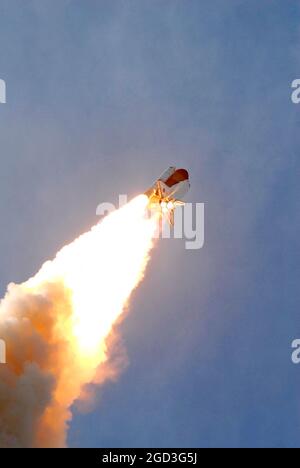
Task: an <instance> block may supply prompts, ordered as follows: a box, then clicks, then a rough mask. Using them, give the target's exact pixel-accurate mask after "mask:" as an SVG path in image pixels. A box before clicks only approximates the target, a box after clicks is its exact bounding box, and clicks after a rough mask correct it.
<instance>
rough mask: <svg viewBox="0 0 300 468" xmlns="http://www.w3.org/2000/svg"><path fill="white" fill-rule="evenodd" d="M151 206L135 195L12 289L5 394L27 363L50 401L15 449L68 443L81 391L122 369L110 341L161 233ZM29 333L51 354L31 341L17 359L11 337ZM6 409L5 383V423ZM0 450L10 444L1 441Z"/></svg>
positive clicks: (6, 304) (6, 315)
mask: <svg viewBox="0 0 300 468" xmlns="http://www.w3.org/2000/svg"><path fill="white" fill-rule="evenodd" d="M147 205H148V198H147V197H146V196H145V195H140V196H138V197H136V198H135V199H134V200H132V201H131V202H130V203H128V204H127V205H126V206H124V207H122V208H121V209H119V210H116V211H114V212H113V213H111V214H110V215H108V216H107V217H106V218H104V220H103V221H102V222H101V223H99V224H98V225H96V226H95V227H93V228H92V229H91V231H90V232H88V233H86V234H84V235H82V236H81V237H79V238H78V239H77V240H75V241H74V242H73V243H72V244H70V245H68V246H66V247H64V248H63V249H62V250H61V251H60V252H59V253H58V254H57V256H56V258H55V259H54V260H53V261H50V262H47V263H45V264H44V265H43V267H42V268H41V270H40V271H39V273H38V274H37V275H36V276H35V277H33V278H31V279H30V280H28V281H27V282H26V283H24V284H22V285H20V286H16V285H12V286H10V288H9V292H8V294H7V296H6V297H5V299H4V300H3V301H2V303H1V305H0V326H1V330H3V332H2V333H5V332H6V339H7V342H8V348H9V350H8V358H7V360H8V367H9V370H10V372H11V374H12V375H11V376H10V378H8V377H7V375H6V374H5V375H4V371H2V372H3V379H4V382H5V383H6V387H7V390H9V391H12V388H13V387H14V386H16V385H17V384H18V380H19V379H20V378H22V376H23V379H24V374H26V373H27V371H28V367H27V366H28V363H29V362H30V363H31V364H32V363H34V364H35V365H36V367H37V370H36V372H42V373H43V378H44V380H45V379H46V378H48V379H50V380H51V385H50V384H49V385H50V387H51V391H50V393H49V394H47V398H46V397H45V400H46V401H45V402H44V403H43V402H41V401H40V402H38V405H40V407H39V409H38V410H37V409H36V408H34V409H33V410H32V411H35V414H36V417H32V423H31V424H32V427H33V432H34V437H33V438H32V440H29V441H27V439H26V437H25V435H22V434H21V435H20V434H19V432H20V429H16V431H17V435H15V439H18V440H19V442H14V443H12V445H16V446H18V445H19V446H22V445H28V446H32V445H34V446H42V447H45V446H65V445H66V432H67V423H68V421H69V420H70V419H71V412H70V407H71V405H72V404H73V403H74V401H75V400H76V399H78V398H80V396H81V395H82V391H83V388H84V386H85V385H86V384H88V383H91V382H95V381H96V380H101V381H103V380H105V378H106V377H114V374H115V372H116V371H117V369H115V368H113V367H110V366H109V365H107V363H108V358H109V349H108V338H109V337H110V336H111V334H112V330H113V326H114V324H115V323H116V322H117V321H118V319H119V318H120V316H121V315H122V312H123V311H124V309H125V307H126V305H127V302H128V300H129V297H130V294H131V292H132V291H133V289H134V288H135V287H136V286H137V285H138V284H139V282H140V281H141V280H142V278H143V275H144V271H145V268H146V265H147V262H148V259H149V253H150V250H151V248H152V245H153V239H154V234H155V230H156V228H157V218H156V217H151V218H147V217H146V216H145V214H146V208H147ZM25 323H26V327H25ZM24 327H25V328H24ZM28 328H29V329H30V332H28V331H27V329H28ZM25 329H26V333H27V334H28V333H31V336H34V337H36V336H38V340H39V346H40V342H41V343H42V344H43V346H44V348H45V350H46V351H45V350H44V352H43V353H40V354H38V353H37V352H36V349H35V346H34V345H33V344H32V341H30V340H29V339H27V347H26V356H25V357H22V358H20V355H19V353H17V352H16V351H15V348H14V340H15V339H16V336H18V337H19V339H21V340H22V339H23V340H25V338H24V336H25V331H24V330H25ZM26 336H27V335H26ZM4 338H5V336H4ZM32 340H33V338H32ZM29 348H30V349H29ZM44 348H43V349H44ZM99 366H100V375H99ZM97 369H98V371H97ZM101 369H102V374H101ZM6 372H7V370H6ZM30 372H31V374H32V372H33V371H32V369H31V371H30ZM97 372H98V375H97ZM31 374H30V375H31ZM26 375H27V374H26ZM12 376H13V379H12ZM0 378H1V369H0ZM5 379H6V380H5ZM12 382H13V383H12ZM6 387H5V388H6ZM32 391H33V390H32ZM6 409H7V408H4V407H3V408H2V407H1V380H0V421H1V415H2V413H5V411H6ZM31 416H32V415H31ZM20 417H21V416H20ZM3 421H5V418H3ZM14 423H15V422H14ZM1 424H4V425H5V424H6V425H7V426H8V423H7V422H6V423H5V422H4V423H1V422H0V433H1V431H3V432H5V431H6V432H7V433H8V432H10V433H11V432H13V430H14V429H11V427H14V424H11V426H10V429H9V431H8V429H7V427H4V428H3V427H1ZM20 424H22V422H20ZM9 437H10V436H9V435H7V434H6V439H9ZM15 439H14V440H15ZM25 440H26V441H25ZM2 445H3V446H4V445H9V443H8V442H6V443H5V442H3V441H2ZM0 447H1V436H0Z"/></svg>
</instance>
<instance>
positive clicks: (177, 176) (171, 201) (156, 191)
mask: <svg viewBox="0 0 300 468" xmlns="http://www.w3.org/2000/svg"><path fill="white" fill-rule="evenodd" d="M189 189H190V181H189V173H188V171H187V170H186V169H177V168H176V167H173V166H172V167H169V168H168V169H167V170H166V171H164V172H163V173H162V174H161V176H160V177H159V178H158V179H157V180H156V181H155V182H154V184H153V185H152V186H151V187H150V188H149V189H148V190H147V191H146V192H145V195H147V197H148V198H149V208H150V209H151V208H156V207H157V208H158V209H160V210H161V212H162V214H163V215H167V217H168V219H169V222H170V224H171V225H174V210H175V208H176V206H181V205H184V202H183V201H182V199H183V197H184V195H186V193H187V192H188V191H189Z"/></svg>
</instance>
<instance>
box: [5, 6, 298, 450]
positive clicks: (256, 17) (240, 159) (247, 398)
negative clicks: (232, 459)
mask: <svg viewBox="0 0 300 468" xmlns="http://www.w3.org/2000/svg"><path fill="white" fill-rule="evenodd" d="M299 25H300V9H299V6H298V5H297V2H294V1H291V0H279V1H277V2H269V1H266V0H265V1H261V0H253V1H251V2H244V1H241V0H227V1H226V2H224V0H215V1H214V2H211V1H209V0H202V1H199V0H188V1H185V2H184V1H180V0H113V1H105V0H101V1H98V2H92V1H83V0H81V1H78V0H73V1H72V0H59V1H58V0H54V1H53V0H52V1H50V0H35V1H30V0H28V1H27V2H23V1H21V0H19V1H18V0H0V45H1V51H0V52H1V53H0V78H2V79H5V80H6V84H7V104H6V105H1V106H0V145H1V146H0V149H1V159H0V164H1V166H0V167H1V170H0V214H1V220H2V225H1V233H0V259H1V271H0V290H1V295H3V294H4V292H5V289H6V285H7V284H8V283H9V282H11V281H14V282H20V281H24V280H26V279H27V278H28V277H30V276H32V275H33V274H34V273H35V272H36V271H37V270H38V268H39V267H40V265H41V264H42V262H43V261H45V260H46V259H48V258H51V257H53V255H54V254H55V252H56V251H57V250H58V249H59V248H60V247H61V246H62V245H64V244H65V243H66V242H69V241H71V240H72V239H73V238H75V237H77V235H78V234H80V233H81V232H84V231H86V230H87V229H88V228H89V227H90V226H91V225H92V224H94V223H95V220H96V217H95V210H96V207H97V205H98V203H100V202H101V201H103V200H111V201H116V200H117V195H118V194H119V193H128V194H129V195H134V194H137V193H139V192H141V191H143V190H144V189H145V188H146V187H147V186H148V185H149V183H151V182H152V180H154V179H155V177H156V176H157V174H159V173H160V172H161V171H162V170H163V169H164V168H165V167H167V166H169V165H170V164H174V165H179V166H183V167H187V168H188V169H189V170H190V174H191V183H192V188H191V191H190V193H189V201H194V202H204V203H205V205H206V218H205V222H206V228H205V229H206V232H205V235H206V241H205V247H204V248H203V249H202V250H199V251H187V250H185V249H184V243H183V242H182V241H179V240H176V241H171V240H168V241H161V242H160V243H159V245H158V246H157V248H156V249H155V251H154V253H153V256H152V260H151V264H150V266H149V269H148V272H147V275H146V278H145V280H144V282H143V283H142V285H141V286H140V287H139V289H138V290H137V291H136V292H135V293H134V296H133V300H132V301H131V307H130V314H129V315H128V317H127V318H126V320H125V321H124V323H123V324H122V326H121V333H122V336H123V340H124V344H125V346H126V348H127V350H128V355H129V361H130V364H129V367H128V369H127V370H126V371H125V372H124V373H123V374H122V375H121V377H120V379H119V381H118V382H117V383H114V384H107V385H105V386H104V387H103V388H101V389H99V390H98V391H97V398H96V403H95V407H94V409H93V411H91V412H90V413H88V414H82V413H80V412H79V411H77V410H76V409H75V410H74V420H73V422H72V425H71V428H70V432H69V445H70V446H80V447H86V446H94V447H99V446H104V447H116V446H119V447H131V446H132V447H136V446H138V447H139V446H145V447H166V446H169V447H201V446H204V447H214V446H225V447H231V446H235V447H246V446H285V447H297V446H299V445H300V443H299V442H300V439H299V433H300V395H299V384H300V378H299V377H300V367H297V366H295V365H293V364H292V363H291V342H292V341H293V340H294V339H295V338H300V323H299V305H300V294H299V287H298V278H299V240H298V235H299V227H300V223H299V154H298V147H299V131H298V128H299V125H298V123H299V122H300V107H298V106H296V105H293V104H292V102H291V98H290V95H291V89H290V87H291V83H292V81H293V80H294V79H295V78H299V77H300V76H299V75H300V66H299V43H300V28H299Z"/></svg>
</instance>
